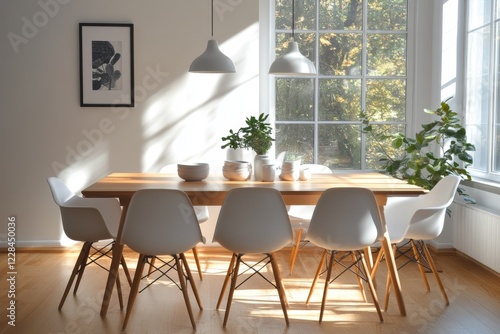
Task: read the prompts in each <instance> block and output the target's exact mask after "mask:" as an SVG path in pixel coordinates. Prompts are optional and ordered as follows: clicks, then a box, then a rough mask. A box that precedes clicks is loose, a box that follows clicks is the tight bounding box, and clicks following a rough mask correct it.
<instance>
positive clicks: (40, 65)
mask: <svg viewBox="0 0 500 334" xmlns="http://www.w3.org/2000/svg"><path fill="white" fill-rule="evenodd" d="M216 4H217V7H216V9H215V18H214V35H215V37H216V38H217V39H218V41H219V45H220V47H221V50H222V51H223V52H225V53H226V54H227V55H228V56H229V57H231V58H232V59H233V61H234V62H235V65H236V70H237V73H236V74H225V75H221V74H214V75H204V74H192V73H188V71H187V69H188V68H189V65H190V63H191V61H192V60H193V59H194V58H196V57H197V56H198V55H200V54H201V53H202V52H203V51H204V49H205V47H206V43H207V40H208V39H209V37H210V1H208V0H183V1H164V0H162V1H159V0H148V1H135V0H108V1H99V0H85V1H77V0H73V1H71V0H40V1H2V2H1V3H0V35H1V36H2V38H1V40H0V59H1V62H0V68H1V71H0V73H1V74H2V80H1V83H0V85H1V89H0V101H1V104H0V105H1V107H0V114H1V122H0V152H1V156H2V163H1V166H2V167H1V186H0V203H1V204H0V219H1V220H2V221H4V222H7V219H8V217H9V216H12V215H15V216H16V221H17V241H18V245H19V246H29V245H37V246H39V245H58V244H59V243H60V240H61V237H62V234H63V233H62V230H61V223H60V217H59V211H58V208H57V207H56V206H55V204H54V202H53V200H52V198H51V195H50V192H49V188H48V186H47V183H46V178H47V177H48V176H59V177H61V178H62V179H63V180H64V181H65V182H67V183H68V184H69V185H70V187H71V188H72V189H73V190H74V191H80V190H81V189H83V188H84V187H86V186H87V185H89V184H91V183H92V182H94V181H96V180H97V179H98V178H100V177H103V176H105V175H106V174H108V173H110V172H114V171H130V172H134V171H137V172H139V171H152V172H153V171H158V170H159V169H160V167H161V166H162V165H165V164H168V163H176V162H179V161H187V160H190V161H205V162H210V163H213V164H221V163H222V160H223V159H224V152H223V151H222V150H221V149H220V145H221V144H222V142H221V140H220V138H221V136H223V135H226V133H227V131H228V130H229V129H230V128H239V127H240V126H241V125H243V124H244V119H245V117H246V116H248V115H257V114H258V113H259V91H258V89H259V78H258V75H259V25H258V19H259V8H258V7H259V2H258V1H253V0H221V1H216ZM80 22H90V23H102V22H106V23H133V24H134V28H135V84H136V91H137V93H138V94H137V96H136V107H135V108H119V109H116V108H115V109H113V108H89V107H86V108H81V107H80V106H79V80H80V79H79V72H78V66H79V54H78V24H79V23H80ZM30 27H31V29H30ZM13 34H15V35H16V36H17V37H16V38H17V39H16V41H19V40H22V41H23V43H21V44H16V43H11V41H10V40H9V36H11V37H12V36H14V35H13ZM13 45H14V46H13ZM152 73H155V74H152ZM103 120H107V121H108V122H110V123H111V124H112V126H111V128H110V131H106V132H104V131H103V129H101V125H100V124H101V122H103ZM85 133H87V135H86V134H85ZM88 133H91V134H92V135H88ZM70 152H77V153H76V154H75V153H70ZM54 166H56V168H54ZM61 166H63V168H60V167H61ZM0 226H1V228H0V240H1V241H2V242H3V241H5V240H6V238H5V234H6V231H7V229H6V223H5V224H3V223H2V224H1V225H0Z"/></svg>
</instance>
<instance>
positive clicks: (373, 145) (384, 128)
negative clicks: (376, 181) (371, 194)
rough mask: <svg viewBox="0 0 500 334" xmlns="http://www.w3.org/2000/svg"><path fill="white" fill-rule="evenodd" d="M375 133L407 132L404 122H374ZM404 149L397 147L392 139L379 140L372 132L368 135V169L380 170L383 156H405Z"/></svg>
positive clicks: (397, 157) (396, 157)
mask: <svg viewBox="0 0 500 334" xmlns="http://www.w3.org/2000/svg"><path fill="white" fill-rule="evenodd" d="M372 127H373V131H374V133H405V131H406V130H405V125H404V124H395V125H385V124H379V125H377V124H372ZM403 154H404V152H403V150H402V149H399V150H397V149H395V148H394V147H392V146H391V142H390V141H384V142H378V141H376V140H375V139H374V138H373V137H372V136H371V135H370V134H367V135H366V166H365V168H366V169H372V170H380V169H382V164H381V163H380V159H381V158H386V157H387V155H389V156H390V157H391V158H395V159H399V158H402V157H403Z"/></svg>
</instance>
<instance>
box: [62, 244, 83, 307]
mask: <svg viewBox="0 0 500 334" xmlns="http://www.w3.org/2000/svg"><path fill="white" fill-rule="evenodd" d="M86 244H87V243H84V244H83V246H82V249H81V250H80V254H79V255H78V259H77V260H76V263H75V266H74V267H73V271H72V272H71V276H70V277H69V280H68V284H66V289H65V290H64V293H63V295H62V298H61V301H60V302H59V307H58V309H59V310H60V309H61V308H62V307H63V305H64V302H65V301H66V297H67V296H68V293H69V290H70V289H71V285H73V281H74V279H75V276H76V274H77V273H78V270H79V269H80V266H81V265H82V261H84V263H85V262H86V261H87V258H86V257H85V253H86V250H85V247H86Z"/></svg>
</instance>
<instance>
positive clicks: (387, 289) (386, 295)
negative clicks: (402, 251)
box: [384, 245, 396, 311]
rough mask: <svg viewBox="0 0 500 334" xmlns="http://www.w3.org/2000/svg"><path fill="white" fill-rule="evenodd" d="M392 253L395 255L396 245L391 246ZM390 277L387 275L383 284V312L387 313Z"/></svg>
mask: <svg viewBox="0 0 500 334" xmlns="http://www.w3.org/2000/svg"><path fill="white" fill-rule="evenodd" d="M392 249H393V252H394V253H396V245H392ZM391 283H392V280H391V275H389V273H387V281H386V284H385V301H384V311H387V309H388V308H389V295H390V293H391Z"/></svg>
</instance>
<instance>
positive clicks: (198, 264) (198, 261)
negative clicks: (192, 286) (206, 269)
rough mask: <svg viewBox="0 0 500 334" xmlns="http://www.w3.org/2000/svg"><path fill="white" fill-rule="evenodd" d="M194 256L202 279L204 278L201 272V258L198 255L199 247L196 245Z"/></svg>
mask: <svg viewBox="0 0 500 334" xmlns="http://www.w3.org/2000/svg"><path fill="white" fill-rule="evenodd" d="M193 257H194V261H195V263H196V268H197V269H198V276H200V281H201V280H203V275H202V273H201V266H200V259H199V257H198V249H197V248H196V246H194V247H193Z"/></svg>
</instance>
